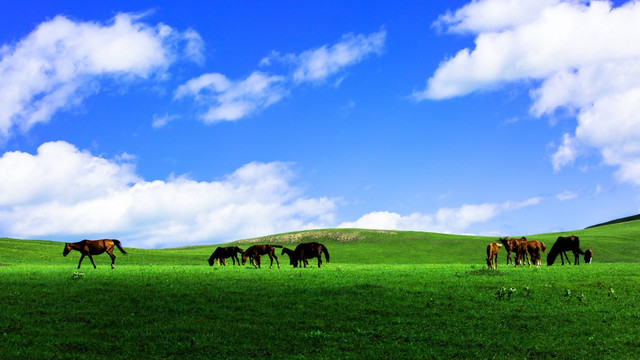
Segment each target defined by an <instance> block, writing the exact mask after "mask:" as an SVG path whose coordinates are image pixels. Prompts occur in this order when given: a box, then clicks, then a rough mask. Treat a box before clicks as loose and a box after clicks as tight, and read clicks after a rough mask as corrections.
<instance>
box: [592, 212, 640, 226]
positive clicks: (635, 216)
mask: <svg viewBox="0 0 640 360" xmlns="http://www.w3.org/2000/svg"><path fill="white" fill-rule="evenodd" d="M635 220H640V214H638V215H632V216H627V217H623V218H620V219H615V220H611V221H607V222H603V223H600V224H596V225H591V226H587V227H586V228H585V229H592V228H595V227H599V226H605V225H613V224H619V223H623V222H627V221H635Z"/></svg>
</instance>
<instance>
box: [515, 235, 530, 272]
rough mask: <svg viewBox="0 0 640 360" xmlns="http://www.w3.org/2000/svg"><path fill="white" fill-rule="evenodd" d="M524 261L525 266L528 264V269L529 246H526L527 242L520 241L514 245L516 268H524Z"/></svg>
mask: <svg viewBox="0 0 640 360" xmlns="http://www.w3.org/2000/svg"><path fill="white" fill-rule="evenodd" d="M522 239H524V238H522ZM516 240H517V239H516ZM523 256H524V259H523V258H522V257H523ZM524 260H527V264H529V267H531V261H530V256H529V245H528V244H527V240H520V241H518V242H517V245H516V266H518V265H522V266H524Z"/></svg>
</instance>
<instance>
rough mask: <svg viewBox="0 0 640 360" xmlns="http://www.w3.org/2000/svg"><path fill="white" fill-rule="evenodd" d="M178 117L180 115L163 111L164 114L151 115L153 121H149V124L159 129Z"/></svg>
mask: <svg viewBox="0 0 640 360" xmlns="http://www.w3.org/2000/svg"><path fill="white" fill-rule="evenodd" d="M179 118H180V115H175V114H173V115H171V114H169V113H165V114H164V115H157V114H156V115H154V116H153V122H152V123H151V126H152V127H154V128H156V129H159V128H163V127H165V126H167V125H168V124H169V123H170V122H172V121H174V120H177V119H179Z"/></svg>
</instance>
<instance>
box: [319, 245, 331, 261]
mask: <svg viewBox="0 0 640 360" xmlns="http://www.w3.org/2000/svg"><path fill="white" fill-rule="evenodd" d="M320 246H322V252H323V253H324V257H325V259H327V262H329V250H327V247H326V246H324V245H323V244H320Z"/></svg>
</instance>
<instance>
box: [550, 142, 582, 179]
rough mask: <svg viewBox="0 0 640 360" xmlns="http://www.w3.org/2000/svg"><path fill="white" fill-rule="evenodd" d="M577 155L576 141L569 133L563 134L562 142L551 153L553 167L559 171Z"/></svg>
mask: <svg viewBox="0 0 640 360" xmlns="http://www.w3.org/2000/svg"><path fill="white" fill-rule="evenodd" d="M577 157H578V149H577V141H576V139H575V138H574V137H572V136H571V135H569V134H564V136H563V138H562V144H561V145H560V146H559V147H558V150H557V151H556V152H555V153H554V154H553V155H552V159H551V160H552V163H553V169H554V170H555V171H559V170H560V169H562V168H563V167H564V166H566V165H567V164H570V163H572V162H573V161H574V160H575V159H576V158H577Z"/></svg>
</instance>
